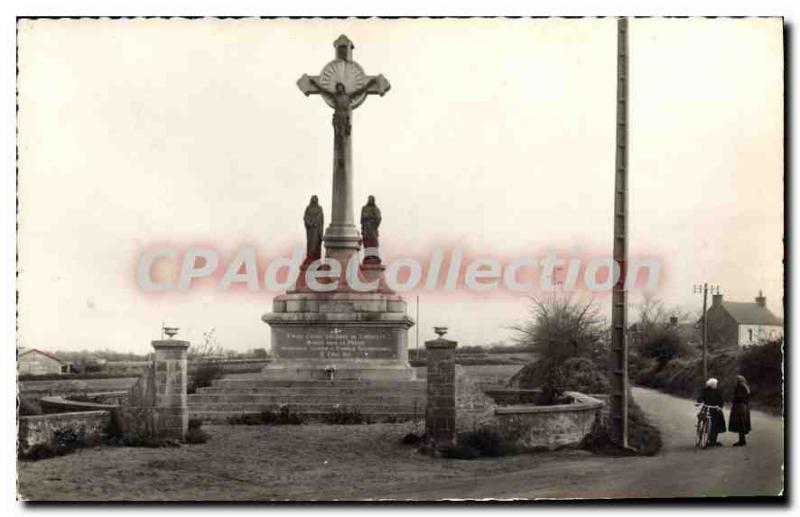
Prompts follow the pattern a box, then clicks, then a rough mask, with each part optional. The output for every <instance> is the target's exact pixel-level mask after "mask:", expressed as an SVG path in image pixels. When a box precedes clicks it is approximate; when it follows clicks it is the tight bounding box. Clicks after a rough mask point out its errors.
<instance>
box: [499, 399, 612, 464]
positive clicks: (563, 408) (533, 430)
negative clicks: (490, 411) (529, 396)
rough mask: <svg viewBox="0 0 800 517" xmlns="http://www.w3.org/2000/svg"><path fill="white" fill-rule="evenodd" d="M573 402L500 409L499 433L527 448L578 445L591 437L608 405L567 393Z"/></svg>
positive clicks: (524, 405) (523, 405)
mask: <svg viewBox="0 0 800 517" xmlns="http://www.w3.org/2000/svg"><path fill="white" fill-rule="evenodd" d="M565 395H566V396H567V397H570V398H571V399H572V401H573V402H572V403H569V404H558V405H553V406H536V405H532V404H519V405H507V406H497V407H495V410H494V418H495V423H496V429H497V432H498V433H499V434H500V435H501V436H502V437H503V438H504V439H506V440H508V441H509V442H511V443H514V444H516V445H518V446H520V447H522V448H524V449H550V450H552V449H557V448H560V447H567V446H575V445H578V444H579V443H580V442H581V440H583V438H584V436H586V435H587V434H589V432H590V431H591V429H592V425H593V424H594V422H595V420H596V419H597V418H598V417H599V415H600V412H601V411H602V408H603V406H604V403H603V402H602V401H600V400H598V399H596V398H593V397H590V396H588V395H584V394H583V393H578V392H574V391H568V392H566V393H565Z"/></svg>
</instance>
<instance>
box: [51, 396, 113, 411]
mask: <svg viewBox="0 0 800 517" xmlns="http://www.w3.org/2000/svg"><path fill="white" fill-rule="evenodd" d="M117 393H118V392H112V393H93V394H92V395H90V396H92V397H103V396H106V397H109V398H110V397H111V396H112V395H116V394H117ZM119 393H120V396H122V397H124V395H125V393H126V392H119ZM109 402H110V401H109ZM39 403H40V404H41V406H42V410H43V411H44V412H45V413H74V412H78V411H110V410H112V409H115V408H117V407H119V405H120V404H119V403H112V404H101V403H97V402H84V401H80V400H69V399H68V398H66V397H59V396H53V397H43V398H42V399H41V400H40V401H39Z"/></svg>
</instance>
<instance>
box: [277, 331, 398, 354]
mask: <svg viewBox="0 0 800 517" xmlns="http://www.w3.org/2000/svg"><path fill="white" fill-rule="evenodd" d="M273 330H274V331H275V333H276V334H277V336H275V337H277V338H278V339H277V340H275V341H276V342H274V343H273V347H274V349H275V352H276V354H275V355H276V357H278V358H280V359H398V357H397V344H398V336H396V331H394V330H392V329H364V328H354V329H348V328H344V327H311V328H308V327H306V328H297V329H285V328H284V329H281V328H274V327H273Z"/></svg>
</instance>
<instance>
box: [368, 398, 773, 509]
mask: <svg viewBox="0 0 800 517" xmlns="http://www.w3.org/2000/svg"><path fill="white" fill-rule="evenodd" d="M633 394H634V398H635V399H636V401H637V402H638V403H639V405H640V406H641V407H642V408H643V409H644V410H645V412H646V413H647V414H648V416H649V417H650V418H652V419H653V420H654V421H655V422H656V423H657V425H658V426H659V427H660V429H661V431H662V434H663V438H664V449H663V450H662V452H661V454H659V455H658V456H655V457H652V458H643V457H632V458H600V457H597V456H587V455H584V454H581V453H575V454H574V455H573V454H568V455H565V456H564V457H562V458H561V461H557V462H551V461H547V462H546V464H544V465H537V466H533V467H531V468H529V469H524V470H519V471H515V472H511V473H507V474H497V475H490V476H486V477H476V478H473V479H470V480H467V481H464V480H459V481H456V482H454V480H452V481H448V482H443V483H435V482H434V483H431V482H427V483H426V484H425V485H424V486H421V485H419V486H413V485H408V486H405V487H397V490H392V491H391V492H387V493H385V494H380V497H386V498H391V499H398V498H399V499H406V498H407V499H415V500H419V499H439V498H471V499H472V498H502V499H506V498H551V497H556V498H563V497H569V498H575V497H577V498H587V497H589V498H597V497H613V498H617V497H678V496H683V497H696V496H734V495H740V496H747V495H750V496H752V495H777V494H779V493H780V492H781V490H782V486H783V485H782V477H783V472H782V464H783V422H782V420H781V418H780V417H776V416H771V415H767V414H764V413H761V412H758V411H753V412H752V423H753V433H751V434H750V435H749V437H748V445H747V447H731V446H730V445H732V444H733V442H735V441H736V439H737V436H736V435H734V434H731V433H725V434H723V435H721V438H720V441H721V442H722V443H723V444H725V447H718V448H714V449H708V450H702V451H696V450H695V448H694V429H693V425H694V419H695V415H696V410H695V408H694V406H693V405H692V402H691V401H688V400H686V399H681V398H677V397H673V396H670V395H665V394H663V393H659V392H656V391H652V390H647V389H643V388H634V390H633ZM725 415H726V420H727V415H728V411H727V410H726V411H725ZM531 459H532V461H534V462H535V461H536V460H535V456H532V457H531Z"/></svg>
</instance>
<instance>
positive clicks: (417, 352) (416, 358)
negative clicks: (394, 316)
mask: <svg viewBox="0 0 800 517" xmlns="http://www.w3.org/2000/svg"><path fill="white" fill-rule="evenodd" d="M416 320H417V329H416V330H417V340H416V341H417V342H416V343H415V344H414V359H415V360H416V361H419V295H417V317H416Z"/></svg>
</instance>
